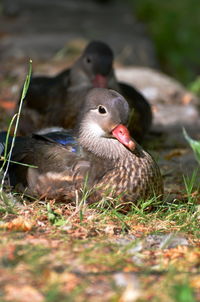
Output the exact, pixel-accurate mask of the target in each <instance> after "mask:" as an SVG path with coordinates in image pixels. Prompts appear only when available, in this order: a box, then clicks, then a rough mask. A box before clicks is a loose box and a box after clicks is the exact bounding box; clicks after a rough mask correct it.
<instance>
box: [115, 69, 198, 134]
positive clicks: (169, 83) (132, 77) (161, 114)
mask: <svg viewBox="0 0 200 302" xmlns="http://www.w3.org/2000/svg"><path fill="white" fill-rule="evenodd" d="M116 75H117V78H118V79H119V80H120V81H122V82H123V81H124V82H127V83H129V84H132V85H134V86H135V87H136V88H138V89H139V90H140V91H141V92H142V93H143V94H144V96H145V97H146V98H147V99H148V100H149V102H150V103H151V105H152V109H153V113H154V125H156V126H159V127H162V128H166V126H167V127H173V126H175V127H177V128H179V129H181V127H182V126H187V125H189V126H190V125H193V124H194V123H196V126H197V125H200V118H199V110H198V106H199V105H200V100H199V99H198V98H197V96H195V95H194V94H192V93H191V92H189V91H188V90H187V89H186V88H185V87H184V86H183V85H182V84H181V83H179V82H178V81H176V80H175V79H173V78H171V77H169V76H167V75H165V74H163V73H161V72H158V71H156V70H153V69H150V68H145V67H129V68H118V69H117V70H116Z"/></svg>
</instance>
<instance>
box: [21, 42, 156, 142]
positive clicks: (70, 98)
mask: <svg viewBox="0 0 200 302" xmlns="http://www.w3.org/2000/svg"><path fill="white" fill-rule="evenodd" d="M113 59H114V56H113V52H112V50H111V49H110V47H109V46H108V45H107V44H105V43H103V42H101V41H92V42H90V43H89V44H88V46H87V47H86V48H85V50H84V51H83V53H82V55H81V56H80V58H78V59H77V61H76V62H75V63H74V64H73V65H72V66H71V68H69V69H66V70H64V71H62V72H61V73H59V74H57V75H56V76H54V77H47V76H38V77H32V78H31V82H30V86H29V89H28V92H27V95H26V98H25V101H24V104H23V110H22V114H21V117H20V123H19V133H20V134H21V135H29V134H31V133H33V132H35V131H38V130H40V129H42V128H45V127H52V126H60V127H63V128H66V129H67V128H73V127H74V126H75V124H76V122H77V116H78V115H79V112H80V111H81V110H82V107H83V102H84V99H85V96H86V94H87V92H88V91H89V90H90V89H91V88H94V87H101V88H111V89H114V90H116V91H118V92H119V93H121V94H122V95H123V96H124V97H125V98H126V100H127V101H128V103H129V106H130V108H131V115H130V119H129V129H130V132H131V135H133V137H134V138H135V139H136V140H137V141H139V142H141V141H142V139H143V137H144V136H145V134H146V133H147V132H148V131H149V129H150V127H151V123H152V111H151V107H150V105H149V103H148V102H147V100H146V99H145V98H144V97H143V96H142V94H141V93H140V92H139V91H137V90H136V89H135V88H134V87H132V86H130V85H128V84H125V83H121V82H118V81H117V79H116V77H115V72H114V69H113ZM17 109H18V105H17Z"/></svg>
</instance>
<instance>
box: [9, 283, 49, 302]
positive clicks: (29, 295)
mask: <svg viewBox="0 0 200 302" xmlns="http://www.w3.org/2000/svg"><path fill="white" fill-rule="evenodd" d="M5 301H11V302H30V301H34V302H43V301H44V297H43V295H42V294H41V293H40V292H39V291H38V290H37V289H35V288H34V287H32V286H30V285H23V286H21V287H20V286H14V285H10V284H8V285H6V286H5Z"/></svg>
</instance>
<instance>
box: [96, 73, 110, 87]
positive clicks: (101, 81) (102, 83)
mask: <svg viewBox="0 0 200 302" xmlns="http://www.w3.org/2000/svg"><path fill="white" fill-rule="evenodd" d="M93 85H94V87H95V88H107V87H108V80H107V77H105V76H103V75H101V74H97V75H96V76H95V78H94V80H93Z"/></svg>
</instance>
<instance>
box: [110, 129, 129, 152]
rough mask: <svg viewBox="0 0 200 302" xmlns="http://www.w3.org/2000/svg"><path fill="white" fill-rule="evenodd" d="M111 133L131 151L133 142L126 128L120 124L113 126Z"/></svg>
mask: <svg viewBox="0 0 200 302" xmlns="http://www.w3.org/2000/svg"><path fill="white" fill-rule="evenodd" d="M112 135H113V136H114V137H116V139H118V141H119V142H120V143H122V144H123V145H124V146H126V147H127V148H129V149H130V150H131V151H133V150H134V149H135V142H134V141H133V139H132V138H131V136H130V134H129V131H128V129H127V128H126V127H125V126H124V125H122V124H120V125H118V126H117V127H115V128H114V129H113V131H112Z"/></svg>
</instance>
